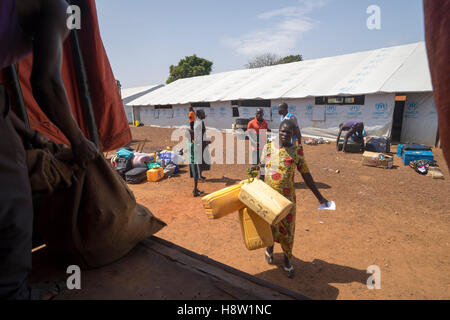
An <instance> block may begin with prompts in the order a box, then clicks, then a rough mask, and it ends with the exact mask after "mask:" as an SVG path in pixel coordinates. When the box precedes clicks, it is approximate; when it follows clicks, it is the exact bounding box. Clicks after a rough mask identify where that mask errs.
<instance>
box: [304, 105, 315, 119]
mask: <svg viewBox="0 0 450 320" xmlns="http://www.w3.org/2000/svg"><path fill="white" fill-rule="evenodd" d="M312 113H313V106H312V105H309V106H306V112H305V116H310V115H312Z"/></svg>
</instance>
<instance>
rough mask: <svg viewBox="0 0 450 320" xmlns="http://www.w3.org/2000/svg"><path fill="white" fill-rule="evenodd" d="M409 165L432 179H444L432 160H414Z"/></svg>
mask: <svg viewBox="0 0 450 320" xmlns="http://www.w3.org/2000/svg"><path fill="white" fill-rule="evenodd" d="M409 166H410V167H411V168H413V169H414V170H415V171H416V172H417V173H419V174H421V175H427V176H429V177H432V178H433V179H444V175H443V173H442V171H441V169H439V166H438V164H437V163H436V161H434V160H433V161H430V160H414V161H411V162H410V163H409Z"/></svg>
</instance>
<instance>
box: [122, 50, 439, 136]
mask: <svg viewBox="0 0 450 320" xmlns="http://www.w3.org/2000/svg"><path fill="white" fill-rule="evenodd" d="M432 91H433V89H432V84H431V76H430V72H429V67H428V59H427V54H426V48H425V43H424V42H418V43H412V44H407V45H401V46H395V47H389V48H381V49H377V50H371V51H364V52H358V53H352V54H346V55H341V56H336V57H328V58H321V59H314V60H306V61H301V62H295V63H289V64H282V65H276V66H270V67H263V68H257V69H245V70H237V71H231V72H223V73H217V74H212V75H209V76H201V77H193V78H187V79H180V80H177V81H175V82H173V83H171V84H169V85H167V86H165V87H163V88H160V89H158V90H156V91H154V92H151V93H148V94H145V95H143V96H142V97H140V98H138V99H135V100H133V101H131V102H129V103H127V105H128V106H133V107H134V108H135V109H138V110H139V113H140V119H141V120H142V122H143V123H144V124H146V125H153V126H161V127H180V126H184V125H187V113H188V108H189V107H190V106H193V107H194V108H202V109H204V110H205V111H206V115H207V119H206V123H207V125H208V127H212V128H217V129H230V128H231V126H232V123H233V122H234V120H235V119H236V118H251V117H253V116H254V114H255V112H254V109H255V107H263V108H265V118H266V120H268V121H269V126H270V127H271V128H272V129H277V128H278V126H279V123H280V121H279V115H278V107H277V106H278V105H279V104H280V103H281V102H286V103H287V104H288V105H289V110H290V112H293V113H294V114H296V115H297V118H298V119H299V124H300V126H301V129H302V133H303V135H304V136H311V137H324V138H330V139H333V138H334V139H335V138H336V137H337V133H338V126H339V124H340V123H342V122H345V121H346V120H350V119H359V120H362V121H364V124H365V127H366V132H367V134H368V135H376V136H392V138H393V140H397V141H399V142H400V141H401V142H411V143H412V142H415V143H424V144H428V145H434V144H435V142H436V135H437V113H436V108H435V105H434V101H433V93H432Z"/></svg>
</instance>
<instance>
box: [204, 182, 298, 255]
mask: <svg viewBox="0 0 450 320" xmlns="http://www.w3.org/2000/svg"><path fill="white" fill-rule="evenodd" d="M202 203H203V207H204V209H205V211H206V215H207V216H208V218H210V219H220V218H223V217H225V216H227V215H229V214H231V213H233V212H236V211H239V220H240V224H241V229H242V234H243V238H244V243H245V246H246V247H247V249H248V250H256V249H260V248H265V247H270V246H272V245H273V243H274V239H273V234H272V229H271V227H272V226H273V225H276V224H277V223H279V222H280V221H281V220H282V219H284V218H285V217H286V216H287V214H288V213H289V211H290V210H291V208H292V206H294V204H293V203H292V202H291V201H289V200H288V199H286V198H285V197H284V196H282V195H281V194H280V193H278V192H277V191H276V190H274V189H273V188H271V187H270V186H269V185H267V184H266V183H264V182H263V181H261V180H259V179H249V180H245V181H241V182H240V183H239V184H237V185H234V186H231V187H228V188H225V189H222V190H219V191H217V192H214V193H212V194H210V195H207V196H205V197H203V198H202Z"/></svg>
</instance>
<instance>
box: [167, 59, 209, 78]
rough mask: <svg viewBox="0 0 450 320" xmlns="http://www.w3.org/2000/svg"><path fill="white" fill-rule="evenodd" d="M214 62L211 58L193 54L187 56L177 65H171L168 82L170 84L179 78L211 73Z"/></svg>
mask: <svg viewBox="0 0 450 320" xmlns="http://www.w3.org/2000/svg"><path fill="white" fill-rule="evenodd" d="M212 65H213V63H212V62H211V61H209V60H206V59H203V58H200V57H197V56H196V55H195V54H194V55H193V56H189V57H185V58H184V59H181V60H180V62H178V65H177V66H174V65H171V66H170V75H169V79H167V81H166V83H167V84H169V83H171V82H174V81H175V80H178V79H184V78H191V77H197V76H205V75H208V74H210V73H211V70H212Z"/></svg>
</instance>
